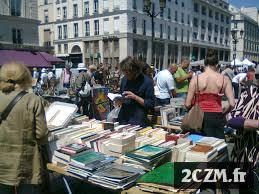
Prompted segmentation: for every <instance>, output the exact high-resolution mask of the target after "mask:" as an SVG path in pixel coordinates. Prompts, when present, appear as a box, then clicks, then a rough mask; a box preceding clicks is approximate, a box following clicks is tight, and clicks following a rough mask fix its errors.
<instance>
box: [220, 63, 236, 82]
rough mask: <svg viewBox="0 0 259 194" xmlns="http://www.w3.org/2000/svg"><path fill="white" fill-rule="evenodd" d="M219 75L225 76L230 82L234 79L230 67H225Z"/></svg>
mask: <svg viewBox="0 0 259 194" xmlns="http://www.w3.org/2000/svg"><path fill="white" fill-rule="evenodd" d="M221 75H225V76H227V77H228V78H229V79H230V80H232V79H233V78H234V77H235V74H234V71H233V70H232V68H231V65H227V66H226V69H225V70H224V71H222V72H221Z"/></svg>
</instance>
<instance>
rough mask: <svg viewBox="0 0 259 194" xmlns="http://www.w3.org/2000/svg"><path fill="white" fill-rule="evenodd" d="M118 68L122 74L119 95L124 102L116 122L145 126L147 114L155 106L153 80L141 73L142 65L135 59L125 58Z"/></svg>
mask: <svg viewBox="0 0 259 194" xmlns="http://www.w3.org/2000/svg"><path fill="white" fill-rule="evenodd" d="M120 68H121V71H122V72H123V74H124V77H123V78H122V81H121V86H120V93H121V94H122V95H123V96H124V97H125V99H126V100H125V101H123V103H122V106H121V110H120V113H119V115H118V121H119V123H120V124H132V125H140V126H147V125H148V121H147V113H148V111H149V110H150V109H153V108H154V105H155V95H154V87H153V80H152V79H150V78H149V77H148V76H146V75H144V74H143V73H142V65H141V63H140V62H139V61H138V60H137V59H135V58H132V57H127V58H125V59H124V60H123V61H122V62H121V63H120Z"/></svg>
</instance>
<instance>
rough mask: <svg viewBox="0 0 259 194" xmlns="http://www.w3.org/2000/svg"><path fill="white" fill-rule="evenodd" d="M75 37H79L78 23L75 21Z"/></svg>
mask: <svg viewBox="0 0 259 194" xmlns="http://www.w3.org/2000/svg"><path fill="white" fill-rule="evenodd" d="M74 37H75V38H77V37H78V23H74Z"/></svg>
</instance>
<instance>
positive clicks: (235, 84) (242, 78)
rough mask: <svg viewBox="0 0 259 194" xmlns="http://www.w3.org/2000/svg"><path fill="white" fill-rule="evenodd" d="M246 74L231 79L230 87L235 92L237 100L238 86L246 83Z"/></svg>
mask: <svg viewBox="0 0 259 194" xmlns="http://www.w3.org/2000/svg"><path fill="white" fill-rule="evenodd" d="M246 77H247V73H239V74H237V75H236V76H234V77H233V79H232V85H233V88H234V92H235V98H236V99H238V96H239V85H240V84H241V83H244V82H245V81H246Z"/></svg>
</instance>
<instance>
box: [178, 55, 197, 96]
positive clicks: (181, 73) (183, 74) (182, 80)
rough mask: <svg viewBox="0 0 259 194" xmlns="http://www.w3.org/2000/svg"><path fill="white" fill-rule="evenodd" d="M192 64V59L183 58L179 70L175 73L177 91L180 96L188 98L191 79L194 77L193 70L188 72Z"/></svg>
mask: <svg viewBox="0 0 259 194" xmlns="http://www.w3.org/2000/svg"><path fill="white" fill-rule="evenodd" d="M189 65H190V60H189V59H188V58H182V60H181V65H180V66H179V67H178V70H177V72H176V73H175V74H174V79H175V83H176V93H177V97H178V98H186V96H187V92H188V87H189V80H188V79H191V78H192V74H193V72H189V73H187V69H188V67H189Z"/></svg>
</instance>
